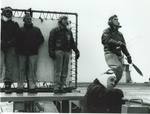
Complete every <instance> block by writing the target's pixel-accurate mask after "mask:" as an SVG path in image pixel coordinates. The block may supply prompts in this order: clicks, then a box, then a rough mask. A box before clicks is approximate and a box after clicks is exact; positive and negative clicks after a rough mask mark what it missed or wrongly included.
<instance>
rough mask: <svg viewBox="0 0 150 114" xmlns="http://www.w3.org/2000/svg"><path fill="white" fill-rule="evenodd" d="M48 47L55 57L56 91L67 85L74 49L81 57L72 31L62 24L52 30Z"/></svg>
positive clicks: (51, 55)
mask: <svg viewBox="0 0 150 114" xmlns="http://www.w3.org/2000/svg"><path fill="white" fill-rule="evenodd" d="M48 47H49V50H48V51H49V55H50V57H52V58H53V59H54V71H55V74H54V83H55V87H54V91H58V90H59V89H60V90H63V88H64V87H65V86H66V79H67V76H68V65H69V60H70V56H71V51H72V49H73V50H74V51H75V53H76V56H78V57H79V51H78V49H77V46H76V44H75V42H74V39H73V35H72V31H71V30H68V29H66V28H63V27H61V26H59V27H56V28H54V29H53V30H52V31H51V32H50V36H49V41H48ZM78 57H77V58H78Z"/></svg>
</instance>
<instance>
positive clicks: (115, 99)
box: [83, 71, 123, 113]
mask: <svg viewBox="0 0 150 114" xmlns="http://www.w3.org/2000/svg"><path fill="white" fill-rule="evenodd" d="M115 81H116V77H115V74H114V73H113V72H112V71H107V72H106V73H104V75H102V76H99V77H96V79H94V81H93V82H92V83H91V84H90V85H89V86H88V89H87V92H86V95H85V98H84V109H83V111H84V112H87V113H119V112H121V105H122V104H123V101H122V98H123V92H122V90H120V89H117V88H114V86H115Z"/></svg>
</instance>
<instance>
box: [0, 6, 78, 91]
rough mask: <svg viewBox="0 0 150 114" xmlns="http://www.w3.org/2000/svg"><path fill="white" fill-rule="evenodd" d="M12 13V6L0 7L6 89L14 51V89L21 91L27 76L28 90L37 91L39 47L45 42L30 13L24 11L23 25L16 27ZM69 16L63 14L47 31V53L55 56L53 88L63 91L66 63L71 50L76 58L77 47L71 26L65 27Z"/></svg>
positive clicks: (10, 81) (11, 73)
mask: <svg viewBox="0 0 150 114" xmlns="http://www.w3.org/2000/svg"><path fill="white" fill-rule="evenodd" d="M12 17H13V13H12V8H11V7H5V8H4V9H3V10H2V18H1V50H2V53H3V54H4V64H5V77H4V84H5V92H6V93H11V85H12V83H13V79H12V75H13V70H12V68H13V63H12V58H14V55H16V61H17V63H18V64H17V69H18V77H17V83H18V87H17V93H23V88H24V85H23V83H24V79H25V77H26V76H27V78H26V79H27V81H28V85H29V91H28V92H30V93H36V92H37V91H36V88H37V86H36V82H37V78H36V71H37V61H38V50H39V48H40V46H41V45H42V43H43V42H44V37H43V35H42V32H41V30H40V29H39V28H38V27H35V26H34V25H33V23H32V16H31V14H30V13H28V12H26V14H25V16H24V17H23V22H24V25H23V27H21V28H20V27H19V25H18V23H17V22H14V21H13V20H12ZM68 24H69V22H68V17H66V16H62V17H60V19H59V21H58V27H56V28H54V29H53V30H52V31H51V32H50V36H49V42H48V48H49V51H48V53H49V56H50V57H51V58H52V59H53V60H54V75H55V76H54V84H55V87H54V92H55V93H62V92H65V91H64V87H65V86H66V85H65V84H66V78H67V75H68V64H69V57H70V54H71V50H72V49H73V50H74V51H75V53H76V59H78V58H79V55H80V53H79V50H78V49H77V46H76V44H75V42H74V39H73V35H72V32H71V30H70V29H68V28H67V26H68Z"/></svg>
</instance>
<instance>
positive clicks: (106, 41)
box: [102, 28, 130, 56]
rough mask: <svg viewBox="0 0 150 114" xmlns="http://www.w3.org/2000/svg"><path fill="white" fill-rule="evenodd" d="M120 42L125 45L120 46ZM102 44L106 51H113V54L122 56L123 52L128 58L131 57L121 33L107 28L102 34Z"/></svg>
mask: <svg viewBox="0 0 150 114" xmlns="http://www.w3.org/2000/svg"><path fill="white" fill-rule="evenodd" d="M118 41H121V42H122V43H123V44H124V45H122V46H120V45H119V43H118ZM102 44H103V45H104V51H105V52H107V51H111V52H112V53H114V54H116V55H118V56H121V55H122V52H123V53H124V54H125V55H126V56H130V54H129V52H128V50H127V48H126V42H125V39H124V37H123V35H122V33H121V32H119V31H118V30H114V29H112V28H107V29H106V30H104V32H103V34H102Z"/></svg>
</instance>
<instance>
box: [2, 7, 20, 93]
mask: <svg viewBox="0 0 150 114" xmlns="http://www.w3.org/2000/svg"><path fill="white" fill-rule="evenodd" d="M12 16H13V14H12V8H11V7H5V8H4V9H3V10H2V18H1V50H2V52H3V53H4V63H5V68H6V69H5V77H4V84H5V92H6V93H11V90H10V88H11V84H12V82H13V79H12V77H13V73H14V69H13V65H14V61H16V60H17V58H16V56H15V45H16V38H17V37H18V32H19V25H18V23H17V22H14V21H13V20H12Z"/></svg>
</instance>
